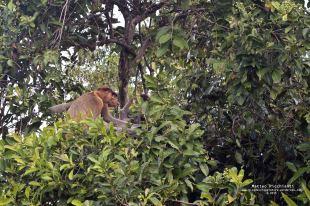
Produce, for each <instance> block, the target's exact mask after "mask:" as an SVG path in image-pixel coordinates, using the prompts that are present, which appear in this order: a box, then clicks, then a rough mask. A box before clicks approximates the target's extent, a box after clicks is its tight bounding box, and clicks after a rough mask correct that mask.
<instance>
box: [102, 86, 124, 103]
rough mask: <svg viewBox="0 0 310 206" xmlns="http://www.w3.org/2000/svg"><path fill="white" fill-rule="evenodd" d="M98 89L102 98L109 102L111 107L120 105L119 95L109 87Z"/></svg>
mask: <svg viewBox="0 0 310 206" xmlns="http://www.w3.org/2000/svg"><path fill="white" fill-rule="evenodd" d="M97 91H99V93H100V97H101V99H102V100H103V101H104V102H106V103H107V104H108V106H109V107H118V105H119V101H118V95H117V93H115V92H114V91H113V90H112V89H110V88H109V87H100V88H99V89H98V90H97Z"/></svg>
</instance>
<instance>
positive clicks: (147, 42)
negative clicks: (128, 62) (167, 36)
mask: <svg viewBox="0 0 310 206" xmlns="http://www.w3.org/2000/svg"><path fill="white" fill-rule="evenodd" d="M151 43H152V41H151V38H150V37H148V38H147V39H145V40H144V41H143V42H142V45H141V47H140V48H139V49H138V51H137V53H136V57H135V59H134V60H133V62H134V63H139V62H140V61H141V59H142V57H143V56H144V54H145V52H146V50H147V48H148V47H149V46H150V45H151Z"/></svg>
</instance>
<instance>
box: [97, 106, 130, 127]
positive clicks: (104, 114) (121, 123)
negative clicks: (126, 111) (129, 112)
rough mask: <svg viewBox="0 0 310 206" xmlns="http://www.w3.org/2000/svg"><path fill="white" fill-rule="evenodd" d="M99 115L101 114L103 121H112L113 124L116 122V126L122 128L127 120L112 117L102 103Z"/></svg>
mask: <svg viewBox="0 0 310 206" xmlns="http://www.w3.org/2000/svg"><path fill="white" fill-rule="evenodd" d="M101 115H102V117H103V119H104V121H106V122H113V123H114V124H116V125H117V126H119V127H122V128H124V127H126V125H127V123H128V122H127V121H124V120H121V119H117V118H114V117H112V115H111V114H110V113H109V110H108V105H107V104H103V107H102V110H101Z"/></svg>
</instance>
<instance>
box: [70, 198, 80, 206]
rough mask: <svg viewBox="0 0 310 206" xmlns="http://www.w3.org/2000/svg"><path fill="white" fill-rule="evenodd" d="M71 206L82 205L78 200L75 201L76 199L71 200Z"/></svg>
mask: <svg viewBox="0 0 310 206" xmlns="http://www.w3.org/2000/svg"><path fill="white" fill-rule="evenodd" d="M71 204H72V205H75V206H83V203H82V202H81V201H80V200H77V199H74V200H72V201H71Z"/></svg>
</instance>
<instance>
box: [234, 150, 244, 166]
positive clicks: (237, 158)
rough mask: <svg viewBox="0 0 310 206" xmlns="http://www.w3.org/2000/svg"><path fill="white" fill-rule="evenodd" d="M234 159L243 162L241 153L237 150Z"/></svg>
mask: <svg viewBox="0 0 310 206" xmlns="http://www.w3.org/2000/svg"><path fill="white" fill-rule="evenodd" d="M235 159H236V161H237V162H238V163H239V164H242V163H243V159H242V155H241V154H240V153H239V152H235Z"/></svg>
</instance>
